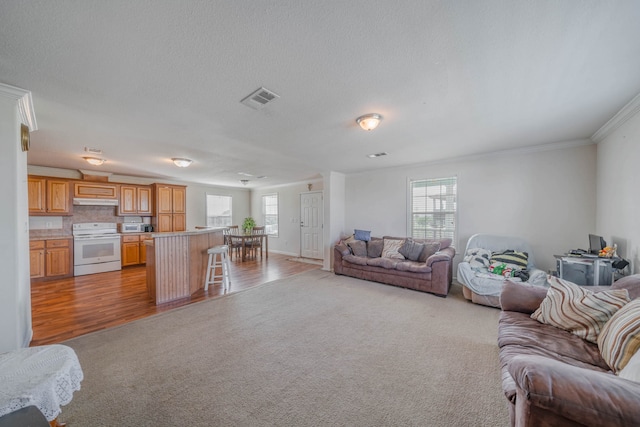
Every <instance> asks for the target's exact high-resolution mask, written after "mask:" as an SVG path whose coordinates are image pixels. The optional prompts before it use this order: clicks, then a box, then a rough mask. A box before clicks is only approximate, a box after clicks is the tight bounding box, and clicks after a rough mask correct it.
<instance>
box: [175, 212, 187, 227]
mask: <svg viewBox="0 0 640 427" xmlns="http://www.w3.org/2000/svg"><path fill="white" fill-rule="evenodd" d="M186 230H187V219H186V215H185V214H173V231H186Z"/></svg>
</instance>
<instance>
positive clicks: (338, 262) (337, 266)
mask: <svg viewBox="0 0 640 427" xmlns="http://www.w3.org/2000/svg"><path fill="white" fill-rule="evenodd" d="M333 272H334V273H336V274H342V250H341V249H340V246H339V245H335V246H334V247H333Z"/></svg>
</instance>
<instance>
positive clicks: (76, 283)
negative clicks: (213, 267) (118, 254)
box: [31, 253, 320, 346]
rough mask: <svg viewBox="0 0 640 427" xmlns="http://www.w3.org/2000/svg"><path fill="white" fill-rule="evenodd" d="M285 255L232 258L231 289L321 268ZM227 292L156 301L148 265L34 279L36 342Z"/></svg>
mask: <svg viewBox="0 0 640 427" xmlns="http://www.w3.org/2000/svg"><path fill="white" fill-rule="evenodd" d="M288 258H290V257H289V256H286V255H281V254H274V253H271V254H269V258H268V259H266V258H265V259H254V260H248V261H245V262H240V261H237V260H236V259H235V258H234V260H233V261H232V262H231V289H230V292H237V291H240V290H243V289H247V288H250V287H252V286H256V285H260V284H262V283H265V282H269V281H272V280H276V279H281V278H283V277H287V276H291V275H294V274H298V273H302V272H305V271H308V270H313V269H317V268H320V266H318V265H315V264H307V263H302V262H294V261H288V260H287V259H288ZM220 295H222V289H221V286H220V285H218V284H216V285H215V286H209V290H208V291H207V292H205V291H204V290H199V291H198V292H196V293H195V294H193V295H192V296H191V298H187V299H183V300H180V301H175V302H170V303H166V304H162V305H158V306H156V305H155V304H154V303H153V302H152V301H151V299H150V298H149V296H148V295H147V285H146V267H145V266H134V267H125V268H123V269H122V270H121V271H112V272H109V273H100V274H91V275H87V276H78V277H73V278H69V279H62V280H53V281H48V282H40V283H33V284H32V285H31V308H32V309H31V311H32V319H33V340H32V341H31V345H32V346H36V345H44V344H54V343H59V342H61V341H64V340H67V339H70V338H73V337H77V336H80V335H84V334H87V333H89V332H94V331H98V330H101V329H106V328H110V327H113V326H117V325H122V324H124V323H127V322H131V321H132V320H136V319H140V318H143V317H147V316H151V315H153V314H156V313H160V312H163V311H167V310H171V309H173V308H176V307H181V306H184V305H187V304H191V303H194V302H197V301H202V300H206V299H209V298H216V297H219V296H220Z"/></svg>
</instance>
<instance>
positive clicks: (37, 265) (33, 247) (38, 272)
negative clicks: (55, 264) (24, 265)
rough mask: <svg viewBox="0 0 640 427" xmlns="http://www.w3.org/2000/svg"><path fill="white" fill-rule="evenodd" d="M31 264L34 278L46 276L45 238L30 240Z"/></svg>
mask: <svg viewBox="0 0 640 427" xmlns="http://www.w3.org/2000/svg"><path fill="white" fill-rule="evenodd" d="M29 265H30V270H31V278H32V279H37V278H40V277H44V274H45V272H44V240H37V241H31V242H29Z"/></svg>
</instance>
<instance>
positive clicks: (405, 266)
mask: <svg viewBox="0 0 640 427" xmlns="http://www.w3.org/2000/svg"><path fill="white" fill-rule="evenodd" d="M396 270H398V271H410V272H412V273H429V272H431V267H430V266H428V265H427V264H425V263H424V262H417V261H400V262H398V264H396Z"/></svg>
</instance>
